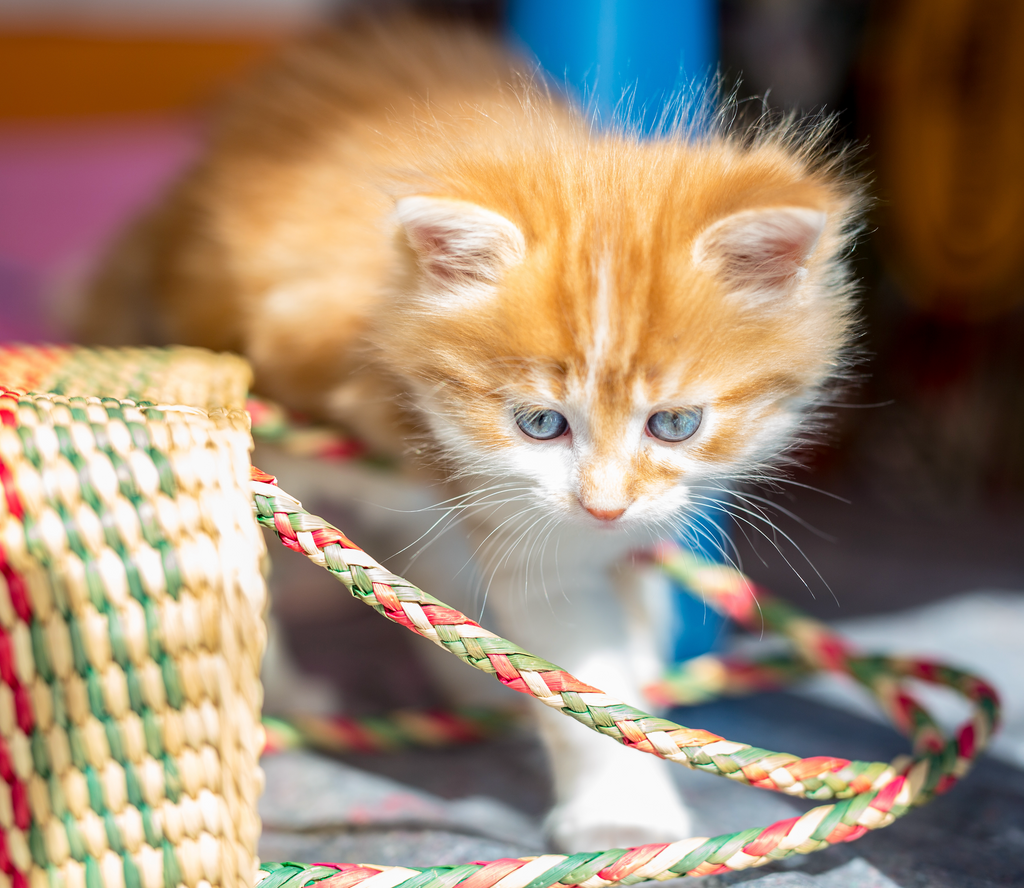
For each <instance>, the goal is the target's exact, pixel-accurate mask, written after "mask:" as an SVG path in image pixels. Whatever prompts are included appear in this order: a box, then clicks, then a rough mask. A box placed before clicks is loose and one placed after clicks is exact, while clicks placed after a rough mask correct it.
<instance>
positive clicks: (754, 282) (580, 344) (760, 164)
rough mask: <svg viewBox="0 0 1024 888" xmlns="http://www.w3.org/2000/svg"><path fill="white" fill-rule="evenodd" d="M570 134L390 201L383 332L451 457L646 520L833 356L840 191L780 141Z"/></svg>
mask: <svg viewBox="0 0 1024 888" xmlns="http://www.w3.org/2000/svg"><path fill="white" fill-rule="evenodd" d="M569 147H571V150H569ZM569 147H566V148H563V150H562V151H561V152H560V154H559V155H558V156H555V155H554V154H553V153H552V152H551V151H550V150H548V151H546V152H544V151H538V152H537V153H536V154H534V155H533V156H530V155H529V153H526V154H524V156H522V157H519V158H513V159H511V160H510V159H509V158H508V157H505V158H498V159H495V160H494V162H493V163H485V162H480V161H477V162H475V163H474V164H473V165H468V166H465V167H463V168H460V169H459V170H458V175H454V174H452V175H449V176H448V177H447V181H445V182H444V183H443V185H442V186H439V187H437V188H436V189H435V188H432V189H430V191H429V192H426V193H417V194H411V195H407V196H404V197H402V198H400V199H399V200H398V201H397V205H396V211H395V218H396V220H397V223H398V227H399V245H400V249H401V250H402V251H403V253H404V256H405V259H406V264H405V266H404V268H405V273H404V277H403V279H402V281H401V282H400V285H399V287H398V293H399V295H398V296H397V297H396V298H397V299H398V301H399V306H398V311H397V312H396V313H395V314H394V315H391V316H389V318H388V329H387V331H385V332H382V334H381V345H382V347H383V348H384V349H386V350H387V353H388V355H389V360H390V361H391V362H392V364H393V367H394V370H395V372H396V373H397V374H398V376H399V377H400V378H401V379H402V381H403V384H404V386H405V387H406V389H407V391H408V392H409V393H410V397H411V399H412V401H413V402H414V405H415V407H416V409H417V410H418V411H419V413H420V415H421V416H422V418H423V420H424V422H425V424H426V426H427V427H428V428H429V434H430V436H431V438H432V440H433V441H434V443H435V444H436V448H437V453H438V455H440V456H442V457H443V458H444V459H445V460H446V462H447V464H448V465H450V466H451V467H452V469H453V470H454V471H455V472H456V473H465V474H467V475H469V474H473V473H479V474H481V475H483V476H485V477H487V478H497V479H501V480H505V479H509V480H514V481H516V482H517V483H519V484H521V485H522V486H525V487H527V488H528V489H529V491H530V495H531V496H533V497H534V498H535V499H536V500H537V501H539V502H541V503H543V504H545V506H546V507H547V508H548V509H549V510H550V511H552V512H554V513H555V514H558V515H560V516H562V517H563V518H564V519H565V520H567V521H572V522H577V523H579V524H580V525H582V526H590V527H593V528H595V529H598V528H610V527H614V528H625V529H628V528H631V527H637V526H650V525H652V524H663V523H664V522H667V521H671V520H672V518H673V516H676V515H678V514H679V513H680V512H682V511H684V510H685V509H686V507H687V505H688V504H690V503H692V502H693V501H694V500H695V499H697V498H698V497H699V495H700V494H699V491H700V490H701V488H705V487H707V486H718V485H719V484H721V483H722V481H723V480H725V479H733V478H738V477H748V476H751V475H752V474H756V473H758V472H759V471H761V470H763V468H764V466H765V465H766V464H767V462H768V461H770V460H772V459H773V458H775V457H777V456H778V455H779V454H780V453H783V452H785V451H786V450H787V448H789V447H790V446H791V444H792V441H793V439H794V433H795V431H796V429H797V428H798V427H799V426H800V424H801V422H802V420H803V418H804V417H805V415H806V413H807V408H808V406H809V405H811V404H812V403H813V402H814V400H815V398H816V397H817V396H818V395H819V393H820V391H821V388H822V386H823V385H824V384H825V383H826V381H827V380H828V379H829V378H830V377H831V376H833V375H834V374H835V373H836V371H837V370H839V369H840V368H841V364H842V360H843V352H844V349H845V348H846V346H847V344H848V339H849V327H850V301H849V290H850V286H849V280H848V274H847V271H846V268H845V266H844V264H843V257H844V256H845V254H846V252H848V250H849V228H850V224H849V223H850V215H851V212H852V211H853V210H854V208H855V204H856V202H857V198H856V194H855V192H854V191H853V190H852V189H851V188H850V187H849V185H848V184H846V183H844V182H843V181H842V180H840V179H839V178H838V177H836V176H834V175H833V174H831V173H829V172H828V171H823V170H820V169H819V170H818V171H815V170H814V169H812V168H811V165H810V164H809V163H808V162H807V161H806V159H804V158H802V157H799V156H797V155H796V154H795V153H794V152H793V151H792V150H790V149H788V148H786V147H785V145H784V144H783V143H782V140H774V141H773V140H767V141H766V142H763V143H762V144H760V145H758V146H755V147H753V148H750V147H746V148H743V147H738V146H736V145H734V144H732V143H730V142H727V141H724V140H721V141H714V140H712V141H710V142H708V143H705V144H696V145H693V144H686V143H682V142H665V143H649V144H642V143H641V144H637V143H635V142H630V141H629V140H627V139H625V138H619V137H609V138H606V139H604V140H590V141H588V142H586V144H585V145H582V146H581V145H574V146H569Z"/></svg>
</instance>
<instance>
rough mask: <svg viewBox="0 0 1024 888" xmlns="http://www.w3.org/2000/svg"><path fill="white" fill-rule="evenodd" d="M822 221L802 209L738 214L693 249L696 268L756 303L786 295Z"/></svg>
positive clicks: (819, 214)
mask: <svg viewBox="0 0 1024 888" xmlns="http://www.w3.org/2000/svg"><path fill="white" fill-rule="evenodd" d="M827 219H828V217H827V216H826V215H825V214H824V213H823V212H821V211H820V210H812V209H807V208H805V207H772V208H770V209H764V210H744V211H742V212H739V213H734V214H733V215H731V216H727V217H726V218H724V219H721V220H719V221H718V222H715V223H714V224H713V225H711V226H710V227H709V228H707V229H706V230H705V231H704V232H703V233H702V234H701V235H700V236H699V237H698V238H697V241H696V243H695V244H694V246H693V260H694V264H695V265H697V267H698V268H704V269H707V270H709V271H713V272H716V273H718V274H721V275H723V276H724V277H725V279H726V281H727V282H728V284H729V286H731V287H733V288H735V289H736V290H738V291H741V292H743V293H745V294H748V295H750V296H753V297H754V298H755V299H756V300H757V301H758V302H765V301H768V300H770V299H771V298H772V297H773V296H775V295H781V294H784V293H788V292H789V291H791V290H792V288H793V286H794V285H795V284H797V283H798V282H799V280H800V278H801V276H802V273H803V271H804V268H805V266H806V264H807V260H808V259H809V258H810V256H811V254H812V253H813V252H814V248H815V246H817V244H818V239H819V238H820V237H821V233H822V232H823V231H824V230H825V223H826V221H827Z"/></svg>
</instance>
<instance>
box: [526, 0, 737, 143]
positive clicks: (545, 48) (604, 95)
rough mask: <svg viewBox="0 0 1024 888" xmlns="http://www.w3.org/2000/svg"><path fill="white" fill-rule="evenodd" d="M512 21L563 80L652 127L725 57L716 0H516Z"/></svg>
mask: <svg viewBox="0 0 1024 888" xmlns="http://www.w3.org/2000/svg"><path fill="white" fill-rule="evenodd" d="M508 23H509V27H510V29H511V31H512V34H513V35H514V36H515V37H516V38H518V39H519V40H520V41H521V42H522V43H523V44H525V46H526V47H528V48H529V50H530V51H531V52H532V53H533V54H534V55H535V56H536V57H537V60H538V61H539V62H540V64H541V67H543V68H544V70H546V71H547V72H548V73H549V74H550V75H551V76H552V78H553V79H554V81H555V83H557V84H564V85H565V86H566V87H567V88H568V89H570V90H572V91H575V92H576V93H578V95H579V96H580V97H581V98H582V99H583V101H584V102H585V103H586V104H587V105H588V107H592V108H593V109H595V110H596V111H598V112H599V113H600V114H601V115H602V116H606V115H608V114H609V113H610V112H617V113H618V114H619V115H620V118H621V119H624V120H628V121H629V122H630V123H633V124H638V125H640V126H641V128H643V129H647V130H649V129H650V128H651V127H652V126H654V125H656V124H657V122H658V119H659V117H660V114H661V110H662V108H663V107H664V104H665V101H666V100H667V99H669V98H670V97H672V96H674V95H677V94H679V93H680V92H683V93H685V92H687V91H688V90H689V88H690V85H691V84H692V83H694V82H696V83H701V84H702V83H704V82H706V81H707V79H708V78H709V76H710V75H711V74H713V73H714V71H715V67H716V65H717V63H718V10H717V3H716V0H509V4H508Z"/></svg>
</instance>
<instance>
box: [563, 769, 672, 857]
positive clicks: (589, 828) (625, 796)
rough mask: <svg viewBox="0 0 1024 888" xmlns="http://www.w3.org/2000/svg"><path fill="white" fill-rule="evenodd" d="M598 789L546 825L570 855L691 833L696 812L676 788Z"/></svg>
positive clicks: (583, 795) (570, 802)
mask: <svg viewBox="0 0 1024 888" xmlns="http://www.w3.org/2000/svg"><path fill="white" fill-rule="evenodd" d="M629 790H630V788H629V787H616V788H615V789H614V790H611V791H609V787H608V786H607V785H605V786H600V785H598V786H595V787H593V788H592V789H591V788H589V787H588V789H587V790H586V791H584V792H582V793H580V794H578V795H576V796H574V797H573V798H571V799H569V800H568V801H565V802H562V803H561V804H559V805H556V806H555V808H554V809H553V810H552V811H551V813H550V814H549V815H548V817H547V820H546V821H545V824H544V826H545V830H546V832H547V834H548V837H549V838H550V839H551V843H552V844H553V845H554V846H555V847H556V848H557V849H558V850H559V851H562V852H564V853H568V854H572V853H575V852H577V851H600V850H604V849H607V848H632V847H635V846H637V845H650V844H655V843H660V842H676V841H678V840H679V839H684V838H687V837H688V836H689V835H690V832H691V826H692V821H691V817H690V812H689V811H688V810H687V808H686V806H685V805H684V804H683V803H682V801H680V799H679V797H678V796H677V795H676V794H675V792H674V791H673V790H672V789H671V788H665V789H661V788H660V787H659V788H658V791H654V792H652V791H651V790H650V789H648V790H646V791H645V790H644V789H642V788H640V787H637V786H634V787H633V791H629Z"/></svg>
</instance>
